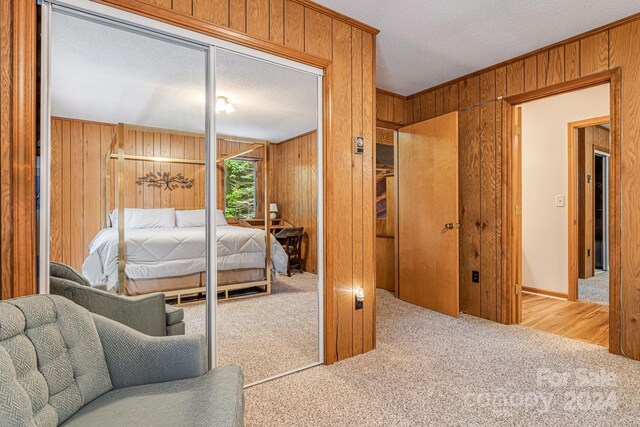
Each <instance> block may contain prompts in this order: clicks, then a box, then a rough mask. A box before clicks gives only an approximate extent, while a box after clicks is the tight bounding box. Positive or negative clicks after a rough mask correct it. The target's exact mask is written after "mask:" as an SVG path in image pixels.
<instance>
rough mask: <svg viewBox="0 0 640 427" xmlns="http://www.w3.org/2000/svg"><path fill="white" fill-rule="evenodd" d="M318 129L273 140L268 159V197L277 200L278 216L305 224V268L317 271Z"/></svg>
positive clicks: (300, 224)
mask: <svg viewBox="0 0 640 427" xmlns="http://www.w3.org/2000/svg"><path fill="white" fill-rule="evenodd" d="M316 141H317V132H315V131H313V132H311V133H308V134H305V135H301V136H299V137H296V138H293V139H290V140H288V141H285V142H282V143H279V144H272V145H271V157H270V159H269V161H270V163H269V164H270V166H271V171H270V172H269V191H270V193H271V195H270V196H269V200H270V201H272V202H275V203H277V204H278V217H280V218H284V219H286V220H287V221H289V222H290V223H291V224H293V225H295V226H296V227H304V230H305V238H304V240H303V243H302V245H303V247H302V254H303V257H304V259H305V271H308V272H311V273H317V272H318V269H317V267H318V251H317V248H318V239H317V236H316V235H317V232H318V220H317V218H318V191H317V190H318V187H317V186H318V180H317V173H318V168H317V164H318V156H317V151H318V150H317V145H316Z"/></svg>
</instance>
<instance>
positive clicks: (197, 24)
mask: <svg viewBox="0 0 640 427" xmlns="http://www.w3.org/2000/svg"><path fill="white" fill-rule="evenodd" d="M94 1H95V2H96V3H101V4H104V5H107V6H111V7H114V8H117V9H120V10H124V11H126V12H130V13H134V14H136V15H142V16H144V17H146V18H150V19H154V20H157V21H161V22H165V23H167V24H171V25H175V26H178V27H181V28H185V29H188V30H191V31H197V32H199V33H202V34H206V35H210V36H212V37H216V38H219V39H221V40H225V41H229V42H232V43H236V44H239V45H242V46H246V47H250V48H252V49H256V50H259V51H261V52H266V53H270V54H273V55H277V56H281V57H283V58H287V59H291V60H293V61H297V62H301V63H303V64H307V65H310V66H313V67H318V68H326V67H327V66H328V65H329V64H330V63H331V61H330V60H328V59H326V58H320V57H318V56H316V55H312V54H310V53H306V52H302V51H300V50H296V49H292V48H290V47H286V46H283V45H281V44H277V43H274V42H271V41H268V40H263V39H260V38H257V37H253V36H250V35H248V34H246V33H243V32H240V31H237V30H233V29H230V28H226V27H220V26H218V25H215V24H212V23H210V22H206V21H203V20H201V19H198V18H194V17H192V16H188V15H184V14H180V13H176V11H173V10H169V9H163V8H159V7H157V6H153V5H151V4H148V3H144V2H142V1H140V0H94Z"/></svg>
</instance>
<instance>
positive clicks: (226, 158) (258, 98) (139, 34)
mask: <svg viewBox="0 0 640 427" xmlns="http://www.w3.org/2000/svg"><path fill="white" fill-rule="evenodd" d="M214 50H215V52H214ZM208 55H212V56H213V55H215V56H214V60H213V61H208V59H207V58H208ZM50 61H51V72H50V74H51V76H50V81H51V90H50V93H51V104H50V111H51V127H50V132H51V144H50V147H51V149H50V178H49V180H50V195H51V196H50V200H51V203H50V206H51V207H50V212H51V213H50V220H49V230H50V235H51V239H50V241H51V244H50V261H51V268H50V275H51V278H50V292H51V293H56V294H61V295H64V296H66V297H68V298H71V299H74V300H76V302H79V303H81V305H82V304H84V305H85V306H86V308H88V309H89V310H91V311H93V312H96V313H98V314H102V315H104V316H106V317H110V318H112V319H114V318H115V319H114V320H117V321H120V322H121V323H124V324H126V325H128V326H131V327H132V328H134V329H137V330H138V331H140V332H143V333H145V334H148V335H156V336H161V335H182V334H188V335H189V334H202V335H205V336H207V313H210V314H211V313H214V314H215V316H214V319H215V323H216V324H217V328H216V330H215V331H213V333H212V334H211V335H210V336H213V337H214V338H213V339H212V340H210V341H213V347H212V346H211V345H210V346H209V348H215V349H216V353H217V365H218V366H225V365H240V366H241V367H242V368H243V371H244V375H245V382H246V384H249V385H251V383H255V382H259V381H262V380H265V379H268V378H271V377H274V376H278V375H281V374H285V373H289V372H293V371H296V370H299V369H302V368H306V367H309V366H313V365H316V364H318V363H319V361H321V356H320V351H319V342H320V336H319V335H320V334H319V328H320V325H319V321H318V319H319V316H318V310H319V295H320V293H319V289H321V285H320V284H319V276H318V272H319V269H320V266H321V256H320V257H319V252H320V251H319V249H318V245H319V236H321V224H319V221H318V212H319V209H318V201H319V200H320V196H319V194H318V184H319V182H318V179H319V168H318V162H319V160H320V159H319V158H318V132H317V129H318V123H319V117H318V114H319V111H318V103H319V101H320V100H319V95H318V93H319V92H318V87H319V78H318V75H316V74H313V73H308V72H303V71H299V70H297V69H295V68H291V67H286V66H283V65H278V64H276V63H274V62H269V61H267V60H265V59H256V58H253V57H251V56H246V55H245V54H238V53H234V52H232V51H229V50H223V49H220V48H215V49H214V48H213V47H211V48H209V47H208V46H202V45H197V44H194V45H191V44H189V43H188V42H186V41H184V40H179V41H176V40H173V39H172V38H171V37H170V36H166V37H165V36H160V35H158V34H156V33H154V34H152V35H151V34H149V33H146V32H145V31H142V30H140V29H134V28H129V27H127V26H126V25H124V24H120V23H114V22H110V21H108V20H107V19H106V18H105V19H103V18H92V19H86V17H84V16H78V15H77V14H75V13H74V12H69V11H64V13H62V12H54V13H53V14H52V20H51V59H50ZM209 64H211V65H209ZM212 66H215V79H212V80H209V81H213V82H214V83H213V84H212V86H209V87H208V83H207V74H208V73H209V72H211V71H213V70H212V69H211V67H212ZM212 75H213V74H212ZM208 91H209V92H208ZM207 93H210V94H212V96H211V98H212V99H211V100H208V99H207V95H206V94H207ZM209 109H210V111H211V115H208V113H207V112H208V111H209ZM213 115H215V121H214V120H210V121H209V123H208V120H209V118H212V116H213ZM209 129H211V130H213V129H215V133H214V132H211V131H210V130H209ZM207 132H211V135H210V136H209V135H208V134H207ZM207 141H212V143H213V144H215V147H214V148H215V149H213V148H211V149H210V150H209V151H208V150H207ZM214 153H215V154H214ZM214 156H215V157H214ZM207 159H209V160H207ZM207 162H209V163H207ZM207 166H209V167H207ZM208 171H209V172H208ZM213 174H215V179H216V188H215V193H214V191H213V190H214V189H213V188H210V187H209V185H208V183H210V182H212V181H211V180H210V178H209V177H210V176H211V175H213ZM213 194H215V198H214V197H211V198H210V200H209V202H207V200H208V197H209V196H213ZM207 203H210V204H211V205H209V206H210V208H211V209H212V210H213V208H215V212H209V211H207V209H206V208H207ZM208 218H209V221H210V222H209V224H210V225H211V228H215V232H214V231H213V230H211V229H209V230H207V219H208ZM214 218H215V223H214ZM214 226H215V227H214ZM267 229H268V230H269V231H270V232H269V233H267V232H266V231H265V230H267ZM208 235H210V236H211V237H212V238H214V237H215V241H214V243H213V244H215V245H216V246H215V252H216V255H217V258H216V263H215V264H211V263H208V255H211V254H212V253H213V248H212V246H211V245H210V246H207V238H208ZM267 236H269V239H270V244H266V242H267ZM208 265H217V274H215V275H214V276H213V277H214V278H216V279H217V280H216V284H217V292H216V294H217V295H215V296H216V297H217V298H216V300H217V301H218V303H217V306H215V307H213V311H211V308H210V306H208V305H207V298H209V299H210V298H211V297H212V295H207V280H208V278H207V276H208V275H207V272H208ZM165 302H166V305H165ZM214 359H215V358H214Z"/></svg>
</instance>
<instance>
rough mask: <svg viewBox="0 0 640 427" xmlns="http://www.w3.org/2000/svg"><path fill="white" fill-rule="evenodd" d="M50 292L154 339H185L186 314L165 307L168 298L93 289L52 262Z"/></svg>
mask: <svg viewBox="0 0 640 427" xmlns="http://www.w3.org/2000/svg"><path fill="white" fill-rule="evenodd" d="M50 265H51V267H50V269H49V273H50V279H49V283H50V292H51V294H53V295H62V296H63V297H65V298H68V299H70V300H71V301H73V302H75V303H76V304H78V305H81V306H82V307H84V308H86V309H87V310H89V311H90V312H92V313H96V314H99V315H101V316H104V317H106V318H109V319H112V320H115V321H116V322H120V323H122V324H124V325H127V326H129V327H130V328H133V329H135V330H136V331H139V332H142V333H143V334H147V335H152V336H165V335H184V321H183V319H184V312H183V310H182V309H181V308H178V307H173V306H171V305H169V304H166V303H165V299H164V294H162V293H159V292H156V293H153V294H147V295H140V296H123V295H116V294H114V293H111V292H108V291H107V290H106V286H105V285H100V284H98V285H91V284H90V283H89V282H88V281H87V279H85V278H84V277H83V276H82V275H81V274H80V273H78V272H77V271H75V270H74V269H73V268H71V267H69V266H68V265H65V264H60V263H57V262H52V263H51V264H50Z"/></svg>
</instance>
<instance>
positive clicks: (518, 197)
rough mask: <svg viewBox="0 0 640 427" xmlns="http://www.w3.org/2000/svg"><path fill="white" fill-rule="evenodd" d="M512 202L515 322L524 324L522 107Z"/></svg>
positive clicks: (516, 126)
mask: <svg viewBox="0 0 640 427" xmlns="http://www.w3.org/2000/svg"><path fill="white" fill-rule="evenodd" d="M512 150H513V151H512V153H511V154H512V160H513V162H512V168H511V191H512V194H511V201H512V204H513V214H512V215H513V216H512V222H511V224H512V227H513V254H514V256H513V260H512V263H513V264H512V268H511V271H512V272H513V273H512V274H513V277H512V283H513V284H514V287H513V292H514V294H515V295H514V304H513V305H512V306H513V321H514V323H521V322H522V107H515V108H514V109H513V146H512Z"/></svg>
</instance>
